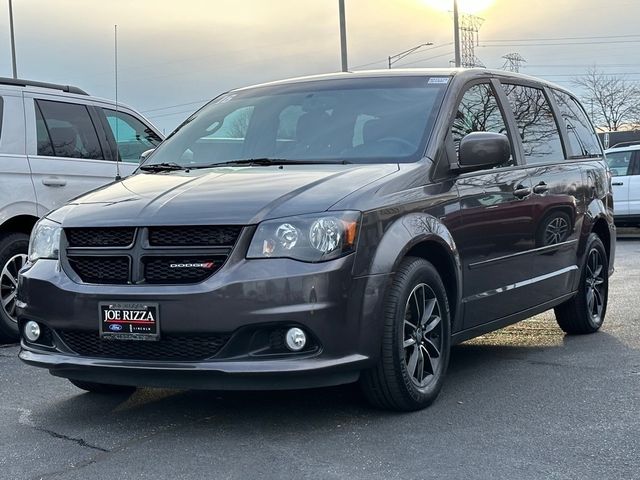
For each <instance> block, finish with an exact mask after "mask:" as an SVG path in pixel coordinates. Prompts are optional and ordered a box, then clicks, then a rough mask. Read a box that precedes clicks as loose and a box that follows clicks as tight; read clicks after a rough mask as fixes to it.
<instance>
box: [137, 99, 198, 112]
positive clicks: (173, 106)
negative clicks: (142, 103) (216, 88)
mask: <svg viewBox="0 0 640 480" xmlns="http://www.w3.org/2000/svg"><path fill="white" fill-rule="evenodd" d="M209 100H211V99H210V98H206V99H204V100H196V101H195V102H187V103H176V104H175V105H167V106H166V107H158V108H150V109H149V110H140V113H149V112H158V111H160V110H169V109H170V108H177V107H186V106H187V105H196V104H199V103H204V102H208V101H209Z"/></svg>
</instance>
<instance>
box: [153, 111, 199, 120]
mask: <svg viewBox="0 0 640 480" xmlns="http://www.w3.org/2000/svg"><path fill="white" fill-rule="evenodd" d="M193 112H194V111H193V110H183V111H181V112H170V113H160V114H157V115H147V118H160V117H170V116H172V115H182V114H184V113H193Z"/></svg>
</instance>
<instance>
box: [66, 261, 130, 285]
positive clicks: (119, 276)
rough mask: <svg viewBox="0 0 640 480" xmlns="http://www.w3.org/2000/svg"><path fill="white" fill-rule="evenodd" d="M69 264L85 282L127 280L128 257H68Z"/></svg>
mask: <svg viewBox="0 0 640 480" xmlns="http://www.w3.org/2000/svg"><path fill="white" fill-rule="evenodd" d="M69 264H70V265H71V267H72V268H73V269H74V270H75V272H76V273H77V274H78V275H79V276H80V278H81V279H82V281H83V282H87V283H109V284H122V283H127V281H128V280H129V257H84V256H73V257H69Z"/></svg>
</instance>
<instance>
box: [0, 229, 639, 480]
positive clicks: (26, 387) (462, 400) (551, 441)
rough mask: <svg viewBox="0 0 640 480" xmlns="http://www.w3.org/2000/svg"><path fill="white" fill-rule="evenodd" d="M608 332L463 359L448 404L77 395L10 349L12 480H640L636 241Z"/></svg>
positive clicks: (467, 350)
mask: <svg viewBox="0 0 640 480" xmlns="http://www.w3.org/2000/svg"><path fill="white" fill-rule="evenodd" d="M616 268H617V272H616V274H615V275H614V277H613V278H612V279H611V293H610V297H609V298H610V303H609V310H608V314H607V319H606V322H605V325H604V327H603V329H602V331H601V332H600V333H598V334H595V335H591V336H584V337H567V336H565V335H564V334H563V333H562V331H561V330H560V329H559V328H557V326H556V324H555V320H554V317H553V313H552V312H547V313H545V314H543V315H539V316H537V317H535V318H533V319H531V320H528V321H526V322H523V323H520V324H518V325H515V326H512V327H510V328H507V329H504V330H501V331H499V332H496V333H493V334H490V335H486V336H484V337H481V338H479V339H476V340H474V341H471V342H467V343H465V344H462V345H460V346H457V347H455V348H454V351H453V354H452V359H451V366H450V370H449V376H448V379H447V382H446V385H445V387H444V390H443V392H442V394H441V395H440V397H439V399H438V401H437V402H436V403H435V404H434V405H433V406H432V407H431V408H429V409H427V410H424V411H421V412H416V413H412V414H393V413H386V412H380V411H377V410H373V409H371V408H369V407H368V406H366V404H364V402H363V400H362V399H361V397H360V394H359V392H358V390H357V389H356V388H353V387H341V388H334V389H325V390H313V391H294V392H277V393H216V392H195V391H167V390H140V391H138V392H136V393H135V394H134V395H133V396H131V397H125V396H116V397H101V396H93V395H90V394H84V393H81V391H80V390H78V389H76V388H75V387H73V386H72V385H71V384H68V383H67V382H66V381H64V380H62V379H58V378H54V377H52V376H50V375H49V374H48V373H47V372H46V371H43V370H40V369H35V368H30V367H27V366H25V365H23V364H22V363H21V362H20V361H18V359H17V357H16V355H17V353H18V347H17V346H15V345H5V346H0V388H1V396H0V478H2V479H12V480H14V479H89V478H90V479H132V478H136V479H162V478H172V479H201V478H207V479H208V478H212V479H253V478H292V479H294V478H295V479H301V478H318V479H342V478H351V479H360V478H362V479H373V478H380V479H395V478H402V479H422V478H438V479H462V478H464V479H492V480H496V479H575V478H579V479H598V480H601V479H625V480H627V479H640V312H639V311H638V309H637V307H636V304H637V303H636V302H637V301H638V298H639V295H638V292H640V239H638V238H637V237H636V238H632V237H628V238H622V239H619V242H618V253H617V259H616Z"/></svg>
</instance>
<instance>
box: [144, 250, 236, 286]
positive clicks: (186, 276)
mask: <svg viewBox="0 0 640 480" xmlns="http://www.w3.org/2000/svg"><path fill="white" fill-rule="evenodd" d="M225 259H226V257H224V256H216V257H189V258H184V257H180V258H176V257H144V258H143V259H142V262H143V263H144V279H145V281H146V282H147V283H160V284H162V283H196V282H202V281H203V280H206V279H207V278H209V277H210V276H211V275H213V274H214V273H215V272H216V271H217V270H218V269H219V268H220V267H221V266H222V264H223V263H224V261H225Z"/></svg>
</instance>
